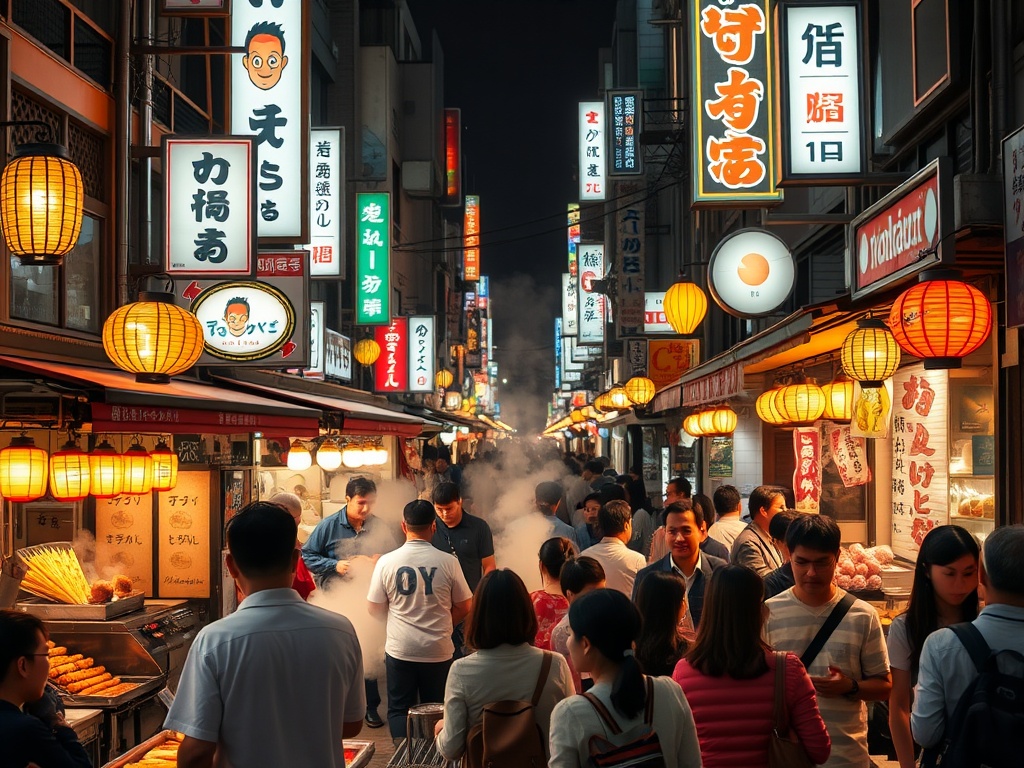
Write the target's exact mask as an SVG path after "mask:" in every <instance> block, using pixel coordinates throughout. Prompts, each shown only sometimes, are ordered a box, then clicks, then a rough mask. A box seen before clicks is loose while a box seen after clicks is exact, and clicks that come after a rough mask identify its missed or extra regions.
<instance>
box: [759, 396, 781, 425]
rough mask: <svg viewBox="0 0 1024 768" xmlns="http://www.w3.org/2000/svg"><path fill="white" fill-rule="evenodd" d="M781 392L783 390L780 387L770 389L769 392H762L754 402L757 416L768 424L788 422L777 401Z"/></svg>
mask: <svg viewBox="0 0 1024 768" xmlns="http://www.w3.org/2000/svg"><path fill="white" fill-rule="evenodd" d="M779 392H781V388H779V387H775V388H774V389H769V390H768V391H767V392H762V393H761V394H760V395H759V396H758V398H757V400H756V401H755V402H754V411H755V412H756V413H757V417H758V418H759V419H761V421H763V422H765V423H766V424H772V425H775V426H778V425H780V424H785V423H786V417H785V416H783V415H782V411H781V410H780V409H779V406H778V404H777V403H776V397H777V396H778V394H779Z"/></svg>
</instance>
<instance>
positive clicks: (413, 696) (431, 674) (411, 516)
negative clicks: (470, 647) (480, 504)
mask: <svg viewBox="0 0 1024 768" xmlns="http://www.w3.org/2000/svg"><path fill="white" fill-rule="evenodd" d="M436 530H437V520H436V516H435V514H434V507H433V505H432V504H430V503H429V502H427V501H423V500H422V499H417V500H416V501H410V502H409V503H408V504H406V505H405V509H404V510H402V531H403V533H405V544H403V545H402V546H401V547H399V548H398V549H396V550H395V551H394V552H389V553H388V554H386V555H383V556H381V558H380V559H379V560H378V561H377V565H375V566H374V569H373V575H372V576H371V577H370V591H369V593H368V594H367V596H366V599H367V600H368V601H369V602H368V607H369V611H370V615H372V616H376V617H378V618H386V619H387V637H386V640H385V642H384V668H385V671H386V676H387V686H388V725H389V726H390V728H391V736H392V737H393V738H396V739H398V738H402V737H404V736H405V719H406V715H407V714H408V712H409V708H410V707H414V706H416V704H418V703H427V702H437V701H441V700H442V696H444V684H445V680H446V679H447V677H448V669H449V667H451V664H452V657H453V655H454V653H455V646H454V643H453V641H452V627H453V625H455V624H459V623H461V622H462V620H463V619H464V618H466V616H467V615H468V613H469V608H470V605H471V604H472V599H473V593H472V591H471V590H470V589H469V585H468V584H467V583H466V578H465V576H463V574H462V569H461V568H460V567H459V561H458V560H457V559H456V558H455V557H454V555H452V554H450V553H447V552H441V551H440V550H438V549H437V548H435V547H433V546H432V545H431V538H432V537H433V536H434V534H435V533H436Z"/></svg>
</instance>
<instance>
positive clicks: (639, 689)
mask: <svg viewBox="0 0 1024 768" xmlns="http://www.w3.org/2000/svg"><path fill="white" fill-rule="evenodd" d="M640 625H641V622H640V611H638V610H637V608H636V606H635V605H633V603H631V602H630V600H629V598H628V597H626V596H625V595H624V594H622V593H621V592H619V591H618V590H617V589H595V590H594V591H593V592H588V593H587V594H585V595H583V596H581V597H580V598H579V599H578V600H576V601H575V602H573V604H572V605H570V606H569V626H570V627H571V628H572V633H573V635H574V636H575V637H576V639H577V640H581V639H582V638H584V637H585V638H587V640H589V641H590V644H591V645H592V646H593V647H594V648H595V649H597V651H598V653H600V654H601V655H602V656H604V657H605V658H606V659H608V660H609V661H610V662H612V663H614V664H617V665H618V668H619V669H618V672H617V673H616V675H615V682H614V683H613V684H612V695H611V699H612V706H613V707H614V708H615V710H616V711H617V712H618V713H619V714H621V715H622V716H623V717H625V718H626V719H627V720H632V719H633V718H635V717H636V716H637V715H639V714H640V712H641V711H642V710H643V708H644V703H645V702H646V700H647V687H646V685H645V684H644V675H643V670H641V669H640V665H639V664H638V663H637V660H636V658H634V656H633V642H634V641H635V640H636V639H637V637H639V636H640Z"/></svg>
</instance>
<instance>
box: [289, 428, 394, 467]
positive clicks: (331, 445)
mask: <svg viewBox="0 0 1024 768" xmlns="http://www.w3.org/2000/svg"><path fill="white" fill-rule="evenodd" d="M314 451H315V460H316V464H317V466H318V467H320V469H322V470H324V471H325V472H334V471H335V470H337V469H340V468H341V466H342V465H344V466H345V467H347V468H349V469H356V468H358V467H372V466H381V465H383V464H387V462H388V458H389V454H388V449H387V448H385V447H384V445H383V443H381V442H378V441H376V440H373V441H365V442H364V441H350V442H348V443H347V444H346V445H345V447H344V448H342V447H341V446H340V445H339V444H338V441H337V439H336V438H334V437H330V436H328V437H326V438H322V439H319V440H317V441H315V444H314V450H313V451H311V450H310V449H309V447H308V446H307V445H306V444H305V443H304V442H302V441H301V440H292V442H291V445H290V446H289V447H288V459H287V466H288V469H290V470H293V471H295V472H302V471H303V470H306V469H309V468H310V467H311V466H313V461H314Z"/></svg>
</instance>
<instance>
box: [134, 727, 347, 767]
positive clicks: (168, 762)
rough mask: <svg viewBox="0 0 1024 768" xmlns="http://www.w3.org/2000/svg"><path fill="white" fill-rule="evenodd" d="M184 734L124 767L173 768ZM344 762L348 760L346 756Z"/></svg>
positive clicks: (169, 737) (169, 739) (176, 733)
mask: <svg viewBox="0 0 1024 768" xmlns="http://www.w3.org/2000/svg"><path fill="white" fill-rule="evenodd" d="M184 738H185V734H183V733H178V732H177V731H175V733H174V735H173V736H168V737H167V741H165V742H164V743H163V744H160V745H158V746H156V747H153V748H152V749H151V750H149V751H148V752H146V754H144V755H143V756H142V759H141V760H139V761H137V762H134V763H126V764H125V766H124V768H175V766H177V764H178V747H180V746H181V741H182V739H184ZM345 762H346V763H347V762H348V759H347V756H346V760H345Z"/></svg>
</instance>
